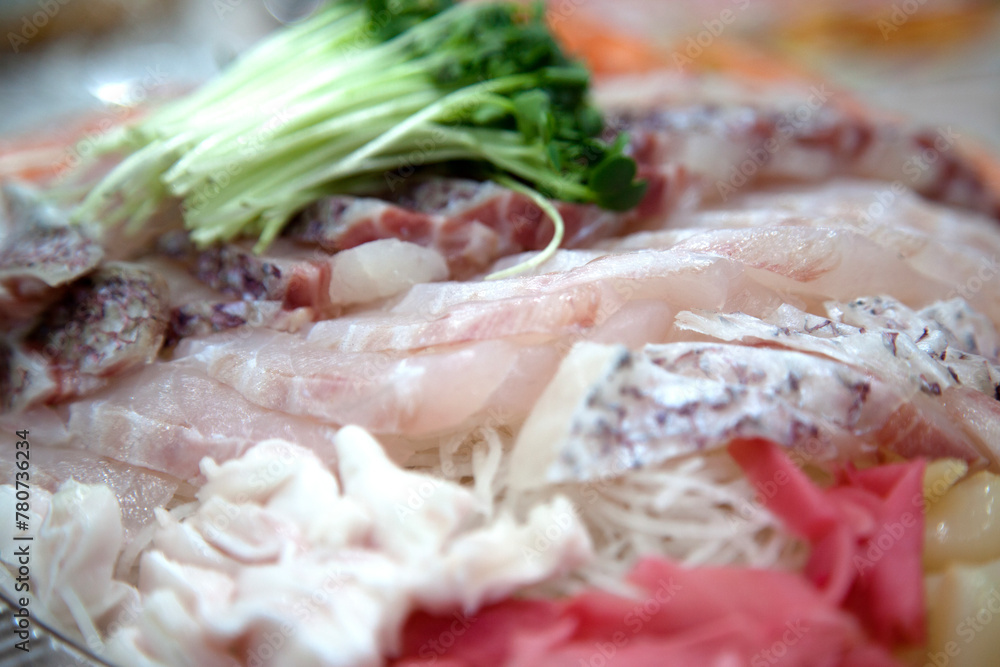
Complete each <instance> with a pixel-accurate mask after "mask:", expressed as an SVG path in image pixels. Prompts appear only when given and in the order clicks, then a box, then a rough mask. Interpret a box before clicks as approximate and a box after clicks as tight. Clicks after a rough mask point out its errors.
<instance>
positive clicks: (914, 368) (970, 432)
mask: <svg viewBox="0 0 1000 667" xmlns="http://www.w3.org/2000/svg"><path fill="white" fill-rule="evenodd" d="M677 326H678V327H680V328H682V329H687V330H690V331H695V332H697V333H699V334H703V335H707V336H711V337H713V338H716V339H719V340H725V341H741V342H743V343H745V344H768V345H772V346H780V347H785V348H790V349H794V350H799V351H803V352H808V353H810V354H816V355H821V356H824V357H827V358H831V359H836V360H839V361H841V362H842V363H845V364H848V365H851V366H854V367H857V368H863V369H865V370H867V371H869V372H871V373H872V374H873V375H874V376H875V377H877V378H879V379H881V380H882V381H884V382H887V383H890V384H891V385H892V386H894V387H897V388H898V390H899V391H901V392H905V394H906V395H908V396H909V401H908V402H906V403H903V404H902V405H901V406H900V408H899V410H898V411H897V412H896V413H895V414H894V415H893V416H892V418H891V419H890V420H888V421H887V423H886V424H885V426H884V427H883V429H882V430H881V431H880V433H879V434H878V441H879V442H880V443H881V444H882V445H884V446H886V447H888V448H890V449H893V450H895V451H896V452H897V453H899V454H902V455H904V456H921V455H923V456H931V457H946V456H952V457H956V458H962V459H965V460H967V461H970V462H972V463H975V464H983V463H988V464H990V465H993V466H998V465H1000V451H998V449H997V444H996V442H995V441H993V440H991V439H989V438H988V437H984V434H988V433H991V432H994V431H995V430H996V429H997V428H998V427H1000V423H998V424H996V425H990V424H978V425H977V424H970V423H967V422H966V421H965V420H963V419H957V418H956V415H958V414H960V413H961V412H962V411H964V410H966V409H969V410H972V409H976V410H978V411H979V413H980V414H981V415H982V416H983V417H984V418H986V417H988V418H989V419H990V420H991V421H995V420H998V419H1000V406H997V405H992V404H987V403H984V402H983V401H982V399H981V397H983V396H984V394H983V393H982V392H981V391H979V390H977V389H975V388H972V387H966V386H963V385H962V384H961V380H960V377H959V376H958V374H957V373H956V372H955V371H954V370H951V371H950V370H949V367H948V366H945V365H943V364H942V363H940V362H939V361H938V360H936V359H935V358H933V357H932V356H931V355H929V354H927V353H926V352H925V351H924V350H921V349H920V348H919V347H918V346H917V343H915V342H914V341H913V340H912V339H911V338H910V337H909V336H908V335H906V334H905V333H901V332H900V331H897V330H893V329H880V330H877V331H869V330H867V329H861V328H859V327H854V326H851V325H849V324H844V323H841V322H836V321H835V320H834V319H832V318H824V317H819V316H816V315H811V314H809V313H804V312H802V311H800V310H798V309H796V308H794V307H792V306H790V305H788V304H785V305H783V306H782V307H781V308H779V309H777V310H776V311H775V312H774V313H773V314H772V315H771V316H770V317H769V318H767V320H762V319H759V318H756V317H753V316H750V315H746V314H744V313H727V314H720V313H692V312H688V313H680V314H679V315H678V316H677ZM995 391H996V389H995V387H994V388H993V393H991V394H990V395H989V398H990V399H992V398H993V397H994V394H995ZM970 402H972V403H974V404H975V406H978V407H977V408H973V406H971V405H968V404H969V403H970ZM994 403H995V401H994ZM984 410H985V412H984ZM991 415H992V416H991Z"/></svg>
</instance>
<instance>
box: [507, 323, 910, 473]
mask: <svg viewBox="0 0 1000 667" xmlns="http://www.w3.org/2000/svg"><path fill="white" fill-rule="evenodd" d="M909 398H910V396H909V395H908V394H907V393H906V388H905V387H904V388H903V389H902V391H901V390H900V389H899V388H897V387H895V386H893V385H890V384H887V383H885V382H882V381H880V380H879V379H878V378H875V377H873V376H872V375H871V374H869V373H867V372H865V371H864V370H861V369H856V368H852V367H850V366H847V365H845V364H841V363H837V362H835V361H830V360H825V359H821V358H818V357H815V356H812V355H809V354H803V353H800V352H793V351H787V350H776V349H768V348H755V347H749V346H744V345H724V344H718V343H670V344H666V345H647V346H645V347H644V348H642V349H641V350H640V351H635V352H631V351H629V350H627V349H625V348H623V347H621V346H614V345H612V346H604V345H594V344H590V343H585V344H580V345H577V346H576V347H575V348H574V349H573V351H572V352H571V354H570V356H568V357H567V358H566V359H565V360H564V361H563V364H562V366H561V367H560V370H559V373H558V374H557V375H556V377H555V378H554V379H553V381H552V383H551V384H550V385H549V386H548V387H547V388H546V390H545V393H544V394H543V395H542V397H541V398H540V399H539V401H538V403H537V404H536V405H535V408H534V410H533V411H532V413H531V415H529V417H528V420H527V421H526V422H525V425H524V428H523V429H522V431H521V433H520V434H519V436H518V439H517V443H516V444H515V448H514V452H513V454H512V459H511V472H510V484H511V485H512V486H513V487H515V488H521V489H526V488H532V487H534V486H540V485H544V484H550V483H560V482H570V481H585V480H593V479H601V478H604V477H606V476H608V475H612V474H614V475H617V474H621V473H622V472H623V471H627V470H628V469H630V468H638V467H648V466H653V465H656V464H658V463H662V462H664V461H666V460H669V459H672V458H676V457H680V456H684V455H686V454H691V453H694V452H702V451H708V450H713V449H716V448H720V447H725V446H726V445H727V444H728V443H729V442H730V441H731V440H733V439H739V438H756V437H759V438H765V439H768V440H771V441H773V442H776V443H778V444H780V445H782V446H784V447H788V448H790V449H795V450H798V451H799V452H800V453H802V454H804V455H805V456H806V457H807V458H808V459H812V460H814V461H823V460H832V459H841V460H845V459H849V458H851V457H852V456H857V455H859V454H862V453H863V452H864V450H865V447H864V442H865V441H867V442H868V443H869V445H868V448H869V449H871V447H872V446H873V445H874V444H875V443H874V442H873V440H874V437H873V436H875V435H876V434H877V433H878V432H879V431H880V429H881V428H882V426H883V424H884V423H885V422H886V420H888V419H889V418H890V417H891V416H892V415H893V414H894V413H895V412H896V410H897V409H898V408H899V406H900V405H901V404H903V403H905V402H907V401H908V400H909Z"/></svg>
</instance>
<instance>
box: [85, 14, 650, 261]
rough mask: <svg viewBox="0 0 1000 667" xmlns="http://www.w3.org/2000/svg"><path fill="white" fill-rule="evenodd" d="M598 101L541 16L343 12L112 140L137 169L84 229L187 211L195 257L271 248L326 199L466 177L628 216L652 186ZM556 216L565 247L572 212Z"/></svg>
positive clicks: (98, 205) (291, 34)
mask: <svg viewBox="0 0 1000 667" xmlns="http://www.w3.org/2000/svg"><path fill="white" fill-rule="evenodd" d="M588 85H589V75H588V72H587V71H586V69H584V68H583V67H582V66H581V65H579V64H577V63H575V62H573V61H571V60H570V59H568V58H567V57H566V56H565V55H564V54H563V53H562V51H561V50H560V48H559V45H558V44H557V43H556V41H555V40H554V39H553V37H552V35H551V34H550V32H549V31H548V29H547V27H546V26H545V23H544V17H543V10H542V7H541V5H535V6H533V7H530V8H527V7H524V6H522V5H518V4H515V3H509V2H503V3H482V2H477V3H467V2H463V3H454V2H452V1H451V0H342V1H339V2H332V3H329V4H326V5H324V6H323V7H322V8H321V9H320V10H319V11H318V12H317V13H316V14H315V15H313V16H312V17H310V18H309V19H307V20H305V21H303V22H302V23H300V24H298V25H295V26H292V27H290V28H287V29H285V30H283V31H280V32H279V33H277V34H275V35H274V36H273V37H271V38H270V39H268V40H266V41H264V42H263V43H261V44H260V45H259V46H258V47H256V48H255V49H253V50H252V51H251V52H249V53H248V54H247V55H246V56H244V57H243V58H242V59H241V60H240V61H238V62H237V63H236V64H235V66H233V67H232V68H231V69H230V70H228V71H227V72H225V73H224V74H223V75H222V76H221V77H219V78H218V79H217V80H215V81H214V82H212V83H210V84H208V85H206V86H205V87H204V88H202V89H200V90H199V91H197V92H196V93H194V94H192V95H191V96H189V97H187V98H184V99H181V100H178V101H176V102H174V103H172V104H169V105H167V106H165V107H163V108H162V109H160V110H159V111H157V112H155V113H153V114H152V115H151V116H149V117H148V118H147V119H145V120H143V121H142V122H140V123H139V124H138V125H135V126H133V127H130V128H127V129H124V130H123V131H121V132H120V133H118V134H116V135H114V136H111V137H109V139H108V140H107V141H106V142H105V143H104V145H103V146H102V149H103V150H104V151H124V152H126V153H127V157H125V158H124V159H123V160H122V162H121V163H120V164H119V165H118V166H117V167H116V168H115V169H114V170H113V171H112V172H111V173H110V174H109V175H108V176H107V177H106V178H105V179H103V181H102V182H100V183H99V184H98V185H97V187H95V188H94V189H93V190H92V191H91V192H90V193H89V195H88V196H87V197H86V198H85V199H84V201H83V202H82V204H81V205H80V206H79V208H78V210H77V213H76V216H77V217H78V218H86V217H92V218H99V219H102V220H104V221H106V222H107V223H109V224H113V223H120V222H123V221H127V222H128V223H129V224H130V225H133V226H136V225H141V224H143V223H144V222H145V221H146V219H148V217H149V216H150V215H151V214H152V213H153V212H154V211H155V210H156V208H157V207H158V205H159V204H160V203H161V202H162V201H163V200H165V199H167V198H170V197H176V198H179V199H181V200H182V202H183V208H184V219H185V224H186V225H187V227H188V229H189V230H190V234H191V237H192V239H193V240H194V241H195V242H197V243H200V244H207V243H212V242H215V241H221V240H229V239H232V238H235V237H237V236H241V235H250V236H255V237H257V238H258V239H259V241H258V245H257V247H258V249H262V248H264V247H266V246H267V245H268V244H269V243H270V242H271V241H272V240H273V239H274V238H275V236H276V235H277V234H278V233H279V232H280V231H281V229H282V228H283V227H284V225H285V224H286V223H287V221H288V220H289V219H290V218H291V217H292V216H293V215H294V214H295V213H296V212H297V211H298V210H300V209H301V208H302V207H303V206H305V205H306V204H308V203H309V202H311V201H314V200H316V199H318V198H319V197H322V196H324V195H327V194H331V193H360V192H372V191H379V190H384V189H385V187H386V186H389V187H394V186H395V184H396V182H397V181H398V180H400V179H401V178H403V176H402V175H403V174H407V173H409V171H410V170H412V169H415V168H418V167H422V166H424V165H432V164H440V163H450V162H460V163H462V164H468V163H472V164H476V165H479V166H480V167H481V168H482V170H485V175H486V176H487V177H489V178H493V179H495V180H497V181H499V182H503V183H505V184H508V185H511V184H513V185H517V189H519V190H520V191H522V192H524V193H528V194H531V193H534V194H535V195H537V193H541V194H542V195H544V196H546V197H550V198H554V199H559V200H564V201H570V202H581V203H594V204H597V205H599V206H601V207H604V208H607V209H611V210H616V211H623V210H627V209H629V208H632V207H633V206H635V205H636V204H637V203H638V202H639V201H640V200H641V198H642V196H643V194H644V192H645V184H644V183H641V182H637V181H636V180H635V173H636V172H635V164H634V162H633V161H632V160H631V159H630V158H628V157H626V156H625V155H624V154H623V148H624V145H625V144H624V139H625V138H624V137H620V138H619V141H617V142H615V143H614V144H613V145H610V146H609V145H607V144H606V143H604V142H603V141H601V140H600V139H599V138H598V135H599V133H600V132H601V131H602V129H603V121H602V118H601V115H600V113H599V112H598V111H597V110H596V109H595V108H594V107H593V106H591V105H590V103H589V102H588V97H587V93H588ZM535 190H537V193H535ZM534 198H535V199H536V200H538V199H540V197H538V196H535V197H534ZM546 213H547V214H548V215H549V216H550V217H552V218H553V221H554V222H555V224H556V228H557V234H556V237H557V239H558V238H561V236H562V220H561V219H560V218H559V215H558V213H557V212H556V211H555V209H554V207H552V206H547V207H546ZM557 239H553V240H554V241H555V244H554V245H553V244H550V246H549V248H547V249H546V250H545V251H544V252H543V253H542V258H541V260H540V261H544V259H545V258H547V256H548V255H549V254H551V252H554V250H555V248H556V247H558V240H557ZM535 263H536V264H537V263H538V262H535Z"/></svg>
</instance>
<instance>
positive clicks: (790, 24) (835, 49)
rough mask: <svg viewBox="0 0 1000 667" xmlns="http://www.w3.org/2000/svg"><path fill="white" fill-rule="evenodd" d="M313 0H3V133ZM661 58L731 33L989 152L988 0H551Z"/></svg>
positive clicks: (30, 127)
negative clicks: (647, 47)
mask: <svg viewBox="0 0 1000 667" xmlns="http://www.w3.org/2000/svg"><path fill="white" fill-rule="evenodd" d="M317 2H318V0H0V99H2V100H3V102H2V113H0V135H4V136H5V137H6V138H7V139H8V140H10V139H11V138H12V137H17V136H18V135H22V136H29V135H30V136H32V137H33V138H39V137H41V138H43V139H44V135H46V134H47V133H53V134H58V132H59V130H60V128H61V126H62V125H64V124H65V123H67V122H69V121H68V120H67V119H72V118H78V117H80V116H81V113H83V115H86V113H84V112H90V114H91V115H92V116H93V115H96V116H98V117H100V116H101V115H104V116H109V117H112V118H117V117H118V116H116V114H126V113H127V111H128V109H130V108H131V107H134V106H136V105H141V104H142V103H143V102H144V101H146V100H147V99H150V98H156V97H162V96H166V95H171V94H176V92H178V91H182V90H185V89H188V88H191V87H193V86H195V85H197V84H198V83H199V82H201V81H204V80H205V79H207V78H209V77H211V76H212V75H213V74H214V73H215V72H217V71H218V70H219V69H220V68H222V67H224V66H225V65H226V63H228V62H229V61H231V60H232V59H233V58H234V57H236V55H237V54H238V53H239V52H240V51H242V50H243V49H245V48H246V47H247V46H248V45H250V44H252V43H254V42H255V41H257V40H258V39H260V37H261V36H263V35H264V34H266V33H267V32H268V31H270V30H273V29H274V28H275V27H277V26H279V25H280V24H281V23H284V22H291V21H295V20H297V19H299V18H301V17H302V16H305V15H307V14H308V13H309V12H311V11H312V10H313V9H314V8H315V6H316V4H317ZM548 5H549V9H550V11H552V12H556V13H559V14H560V15H563V16H568V17H570V18H571V19H572V20H571V21H569V25H570V26H571V29H572V25H573V24H574V23H575V22H577V21H580V20H582V21H585V22H586V21H590V22H592V23H596V24H598V25H603V26H611V27H613V28H614V29H615V30H617V31H620V32H621V33H623V34H626V35H629V36H632V37H634V39H635V40H636V41H637V43H638V42H640V41H641V42H644V43H647V44H651V45H654V46H655V48H657V49H659V50H661V51H662V53H663V55H664V57H665V58H667V62H670V61H671V59H673V60H676V61H679V62H683V59H684V58H689V57H691V56H692V55H696V57H695V60H696V59H697V57H698V56H700V55H701V54H702V53H705V52H707V51H708V50H711V49H713V48H718V46H719V45H720V44H738V45H740V48H746V49H751V50H753V51H754V52H758V53H761V54H764V55H765V56H767V57H773V58H775V59H779V60H781V61H782V62H788V63H793V64H794V65H795V66H796V67H798V68H800V69H803V70H807V71H811V72H815V73H817V74H819V75H820V76H821V77H822V78H823V79H825V80H828V81H830V82H832V83H834V84H836V85H839V86H841V87H844V88H847V89H849V90H852V91H854V92H855V93H856V95H857V96H858V97H859V98H860V99H862V100H864V101H867V102H869V103H871V104H872V105H875V106H877V107H880V108H883V109H889V110H896V111H899V112H901V113H903V114H905V115H907V116H908V117H910V118H913V119H915V120H917V121H920V122H923V123H926V124H929V125H953V126H954V127H955V129H956V130H959V129H960V128H961V130H960V131H963V132H964V133H966V134H968V135H970V138H974V139H975V140H976V141H977V142H980V143H982V144H984V145H986V146H988V147H991V148H992V149H993V150H994V151H996V152H998V153H1000V2H998V1H997V0H820V1H814V2H810V3H803V2H797V1H795V0H700V1H699V0H673V1H670V0H549V2H548Z"/></svg>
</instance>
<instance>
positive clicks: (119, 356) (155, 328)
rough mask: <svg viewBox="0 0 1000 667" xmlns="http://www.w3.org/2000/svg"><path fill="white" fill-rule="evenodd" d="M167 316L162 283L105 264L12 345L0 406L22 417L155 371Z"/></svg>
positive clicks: (132, 268) (121, 266)
mask: <svg viewBox="0 0 1000 667" xmlns="http://www.w3.org/2000/svg"><path fill="white" fill-rule="evenodd" d="M168 312H169V311H168V303H167V294H166V287H165V285H164V284H163V282H162V281H160V280H159V279H158V278H157V277H155V276H154V275H153V274H151V273H149V272H148V271H146V270H144V269H142V268H139V267H138V266H135V265H131V264H125V263H108V264H105V265H104V266H102V267H101V268H100V269H98V270H96V271H94V272H93V273H91V274H89V275H87V276H86V277H84V278H80V279H79V280H77V281H76V282H74V283H73V284H72V285H71V286H70V287H69V288H68V289H67V290H66V291H65V293H64V294H63V295H62V297H61V298H60V299H59V300H58V301H56V302H55V303H53V304H52V305H51V306H50V307H49V308H48V309H47V310H46V311H45V312H43V313H42V314H41V316H40V318H39V319H38V320H37V321H36V322H35V323H34V324H33V326H32V327H31V328H30V329H29V330H28V331H27V332H26V333H25V334H24V335H23V337H22V338H21V339H20V340H18V341H17V342H16V343H14V347H13V348H12V354H11V356H10V359H11V361H10V362H9V368H8V373H9V380H8V381H7V382H6V383H5V382H3V381H0V386H2V385H4V384H6V391H5V394H4V395H2V396H0V402H2V404H3V405H4V406H5V407H7V408H8V409H13V410H19V409H24V408H26V407H29V406H31V405H33V404H37V403H57V402H62V401H66V400H68V399H72V398H74V397H77V396H83V395H86V394H88V393H91V392H93V391H95V390H97V389H99V388H100V387H102V386H104V385H105V384H107V383H108V382H109V380H110V378H112V377H114V376H117V375H121V374H123V373H126V372H128V371H130V370H132V369H134V368H136V367H139V366H142V365H145V364H148V363H150V362H151V361H153V359H155V358H156V355H157V354H158V353H159V351H160V347H161V345H162V344H163V340H164V335H165V333H166V328H167V318H168Z"/></svg>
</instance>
